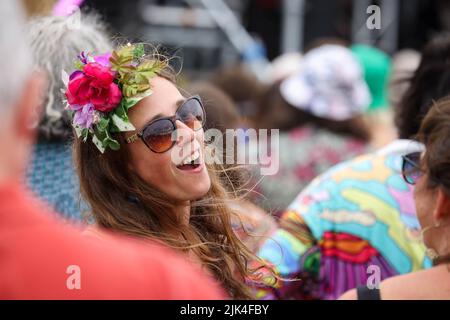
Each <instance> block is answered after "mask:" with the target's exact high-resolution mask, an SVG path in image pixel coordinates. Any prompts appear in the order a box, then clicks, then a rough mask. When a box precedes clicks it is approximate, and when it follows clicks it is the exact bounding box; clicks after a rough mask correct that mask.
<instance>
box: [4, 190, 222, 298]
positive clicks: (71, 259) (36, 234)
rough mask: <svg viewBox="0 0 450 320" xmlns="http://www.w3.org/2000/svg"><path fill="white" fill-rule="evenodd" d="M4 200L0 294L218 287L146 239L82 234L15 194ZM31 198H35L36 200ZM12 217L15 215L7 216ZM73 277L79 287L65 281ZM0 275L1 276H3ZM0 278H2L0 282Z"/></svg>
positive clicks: (155, 292)
mask: <svg viewBox="0 0 450 320" xmlns="http://www.w3.org/2000/svg"><path fill="white" fill-rule="evenodd" d="M12 200H13V201H12V203H11V204H9V205H4V206H3V207H5V208H6V209H7V210H8V212H7V213H8V216H9V217H10V218H9V219H3V220H2V222H3V223H2V227H3V229H5V230H7V232H3V233H2V234H1V237H0V238H1V241H2V243H3V244H4V248H5V250H4V251H3V252H2V262H3V263H2V266H0V280H2V281H0V282H2V283H3V282H4V283H6V284H5V286H2V288H1V290H0V292H2V294H0V296H2V297H6V296H9V297H11V295H12V297H14V298H25V299H34V298H37V299H61V298H64V299H100V298H101V299H104V298H105V299H108V298H109V299H214V298H221V297H223V295H222V294H221V290H220V289H219V288H218V286H217V285H216V284H215V282H214V281H212V280H211V279H209V278H207V277H205V276H202V274H201V272H200V270H197V269H196V268H195V267H193V266H191V265H190V264H189V263H188V262H187V261H186V260H185V259H183V257H182V256H180V255H178V254H177V253H175V252H172V251H170V250H169V249H168V248H165V247H163V246H162V245H159V244H156V243H154V242H150V241H146V242H144V241H138V240H131V239H128V238H125V237H119V236H109V235H108V236H107V237H104V238H102V240H99V239H96V238H92V237H86V236H83V235H82V234H81V229H78V228H76V227H74V226H72V225H68V224H64V223H62V222H61V220H59V219H57V218H56V217H53V218H52V217H51V211H49V210H45V209H44V207H41V206H38V207H35V206H34V205H33V203H34V201H35V200H34V199H33V198H32V197H30V198H27V197H23V196H20V197H19V195H17V196H16V197H14V199H12ZM36 203H39V201H37V202H36ZM13 217H15V218H13ZM72 276H73V277H75V278H76V277H79V282H80V283H81V290H70V289H69V288H68V284H67V281H69V280H70V279H72V278H71V277H72ZM3 280H4V281H3ZM5 281H6V282H5Z"/></svg>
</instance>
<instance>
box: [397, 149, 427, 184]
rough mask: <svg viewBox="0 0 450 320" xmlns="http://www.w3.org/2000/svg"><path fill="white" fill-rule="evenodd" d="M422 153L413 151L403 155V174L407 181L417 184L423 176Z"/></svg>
mask: <svg viewBox="0 0 450 320" xmlns="http://www.w3.org/2000/svg"><path fill="white" fill-rule="evenodd" d="M421 154H422V153H421V152H413V153H410V154H407V155H405V156H402V159H403V163H402V175H403V179H404V180H405V181H406V183H409V184H412V185H415V184H416V183H417V180H419V178H420V177H421V176H422V170H421V169H420V157H421Z"/></svg>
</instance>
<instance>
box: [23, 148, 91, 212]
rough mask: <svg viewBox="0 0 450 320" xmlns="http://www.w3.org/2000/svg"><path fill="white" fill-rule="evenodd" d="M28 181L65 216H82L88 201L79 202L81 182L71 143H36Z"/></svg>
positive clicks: (39, 194) (41, 196) (37, 193)
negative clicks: (73, 160) (79, 181)
mask: <svg viewBox="0 0 450 320" xmlns="http://www.w3.org/2000/svg"><path fill="white" fill-rule="evenodd" d="M27 182H28V184H29V186H30V187H31V189H32V190H33V192H34V193H36V195H38V196H39V197H40V198H42V199H43V200H45V201H47V202H48V203H49V204H50V205H51V206H52V207H53V208H54V209H55V210H56V211H57V212H58V213H60V214H61V215H63V216H64V217H65V218H69V219H73V220H80V219H82V215H81V212H83V211H85V210H86V205H85V204H80V200H79V199H80V190H79V183H78V178H77V176H76V173H75V168H74V166H73V162H72V151H71V148H70V145H68V144H66V143H38V144H36V146H35V148H34V152H33V156H32V160H31V163H30V166H29V168H28V172H27ZM80 205H81V208H82V209H80ZM82 210H83V211H82Z"/></svg>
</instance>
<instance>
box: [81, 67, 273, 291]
mask: <svg viewBox="0 0 450 320" xmlns="http://www.w3.org/2000/svg"><path fill="white" fill-rule="evenodd" d="M160 75H161V76H163V77H165V78H167V79H169V80H173V77H171V76H170V75H171V73H170V72H167V71H164V72H162V73H161V74H160ZM116 138H117V139H119V140H120V142H121V148H120V150H118V151H112V150H106V151H105V152H104V153H103V154H101V153H100V152H99V151H98V149H97V148H96V147H95V146H94V144H93V143H91V142H90V141H89V142H83V141H82V140H81V139H77V138H76V139H75V141H74V144H73V151H74V160H75V165H76V169H77V173H78V176H79V180H80V189H81V194H82V197H83V198H84V200H85V201H87V202H88V204H89V205H90V209H91V214H92V215H93V217H94V218H95V220H96V222H97V224H98V225H99V226H100V227H103V228H106V229H110V230H114V231H119V232H122V233H125V234H127V235H131V236H138V237H143V238H149V239H153V240H156V241H159V242H162V243H164V244H166V245H168V246H170V247H173V248H176V249H178V250H181V251H184V252H189V251H190V252H192V253H194V254H195V256H196V257H198V258H199V259H200V260H201V262H202V264H203V266H205V267H207V268H208V270H209V271H210V272H211V273H212V274H213V275H214V276H215V278H216V279H217V280H218V281H219V282H220V283H221V284H222V285H223V287H224V288H225V289H226V290H227V291H228V293H229V294H230V296H231V297H232V298H235V299H248V298H253V296H252V294H251V292H250V290H249V289H248V286H247V285H246V282H247V281H249V280H250V281H257V282H259V281H262V280H261V277H262V273H260V272H259V271H258V270H260V269H261V268H262V267H263V266H264V264H263V262H262V261H261V260H260V259H259V258H257V257H256V256H255V255H254V254H253V253H252V252H251V251H250V250H249V249H248V248H247V247H246V246H245V245H244V244H243V243H242V242H241V241H240V240H239V238H238V237H237V236H236V234H235V233H234V231H233V229H232V227H231V221H230V219H231V216H232V215H233V214H235V213H234V212H233V211H232V210H231V209H230V207H229V206H228V203H229V201H233V198H234V197H235V196H234V195H233V194H230V193H229V192H228V191H227V186H225V185H224V182H223V180H221V179H220V178H219V173H220V172H221V169H220V168H217V167H216V166H210V165H208V166H207V168H208V172H209V176H210V178H211V188H210V190H209V191H208V193H207V194H206V195H205V196H204V197H202V198H201V199H199V200H197V201H195V202H192V203H191V209H190V221H189V224H186V223H184V222H183V221H182V219H181V215H180V214H177V213H175V206H174V205H173V200H172V199H169V198H168V197H167V196H166V195H165V194H163V193H162V192H160V191H159V190H158V189H157V188H155V187H153V186H150V185H149V184H148V183H146V182H145V181H144V180H143V179H141V178H140V177H139V176H138V175H137V174H136V173H134V172H133V171H132V170H130V169H129V163H130V161H131V160H130V157H129V152H127V147H126V144H125V141H124V137H123V136H121V135H118V136H116ZM149 152H151V151H149ZM254 261H257V262H261V264H260V266H258V267H256V268H254V269H252V268H250V266H249V263H250V262H254ZM274 281H276V280H275V278H274Z"/></svg>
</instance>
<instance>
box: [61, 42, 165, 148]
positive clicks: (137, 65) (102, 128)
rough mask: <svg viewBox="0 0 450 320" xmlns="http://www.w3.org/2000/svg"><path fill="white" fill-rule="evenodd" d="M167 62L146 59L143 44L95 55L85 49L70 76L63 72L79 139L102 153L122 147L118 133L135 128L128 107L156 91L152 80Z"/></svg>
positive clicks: (68, 106) (69, 107)
mask: <svg viewBox="0 0 450 320" xmlns="http://www.w3.org/2000/svg"><path fill="white" fill-rule="evenodd" d="M166 66H167V62H166V61H161V60H159V59H154V60H151V59H148V58H145V49H144V45H143V44H133V45H131V44H128V45H125V46H122V47H120V48H119V49H117V50H115V51H113V52H112V53H106V54H103V55H98V56H91V55H90V54H89V53H88V54H86V53H85V52H81V53H80V54H79V55H78V60H77V61H76V63H75V67H76V70H75V71H73V72H72V74H71V75H70V76H68V75H67V74H66V73H64V72H63V82H64V83H65V85H66V87H67V88H66V91H65V95H66V98H67V108H68V109H69V110H71V111H72V118H73V122H72V126H73V127H74V129H75V132H76V134H77V137H78V138H81V139H83V140H84V142H86V141H87V139H88V137H89V136H92V142H93V143H94V144H95V145H96V146H97V148H98V149H99V150H100V152H102V153H103V152H104V151H105V150H106V149H107V148H111V149H112V150H118V149H119V148H120V144H119V142H118V141H117V140H116V139H114V138H113V134H114V133H117V132H125V131H133V130H135V128H134V126H133V125H132V124H131V122H130V120H129V119H128V110H129V109H130V108H131V107H133V106H134V105H135V104H136V103H138V102H139V101H140V100H142V99H143V98H145V97H147V96H149V95H151V94H152V90H151V86H150V80H151V79H152V78H153V77H155V76H156V75H157V74H158V73H159V72H160V71H161V70H162V69H164V68H165V67H166Z"/></svg>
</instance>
